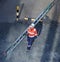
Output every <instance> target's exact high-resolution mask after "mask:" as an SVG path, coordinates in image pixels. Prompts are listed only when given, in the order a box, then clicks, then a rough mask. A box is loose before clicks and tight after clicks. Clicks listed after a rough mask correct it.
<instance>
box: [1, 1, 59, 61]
mask: <svg viewBox="0 0 60 62" xmlns="http://www.w3.org/2000/svg"><path fill="white" fill-rule="evenodd" d="M50 2H51V0H49V1H44V0H38V1H36V0H31V1H30V0H26V1H25V0H18V1H17V0H5V1H4V0H0V62H60V23H58V20H59V13H60V11H58V13H57V7H55V11H54V13H53V17H52V18H54V19H55V18H56V19H55V20H52V21H51V22H49V24H47V23H43V26H42V31H41V33H40V36H39V37H38V38H37V39H36V40H35V42H34V43H33V45H32V48H31V50H30V51H29V52H26V50H27V49H26V47H27V40H26V38H25V39H23V40H22V42H21V43H20V44H19V45H18V46H17V47H16V48H15V49H14V51H13V52H12V53H11V54H10V55H8V56H7V57H4V55H3V53H4V51H5V50H6V49H7V48H9V46H10V45H11V44H12V43H13V42H14V41H15V40H16V39H17V38H18V36H19V35H20V34H21V33H23V31H24V30H25V29H26V28H27V27H28V25H27V24H21V23H17V22H16V23H13V22H15V21H16V20H15V18H16V15H15V14H16V5H20V4H21V3H24V5H25V6H24V9H23V11H22V15H21V18H24V17H25V16H27V17H32V18H36V17H37V16H38V15H39V13H40V12H41V11H42V10H43V9H44V8H45V7H46V6H47V5H48V4H49V3H50ZM33 3H34V4H33ZM38 3H39V4H38ZM42 3H43V4H42ZM28 4H29V5H28ZM44 4H45V5H44ZM58 8H59V6H58ZM32 9H33V10H32ZM50 13H52V12H50ZM50 13H49V15H50ZM56 14H57V17H55V15H56ZM50 16H51V15H50ZM1 22H3V23H1ZM8 22H9V23H8ZM11 22H12V23H11Z"/></svg>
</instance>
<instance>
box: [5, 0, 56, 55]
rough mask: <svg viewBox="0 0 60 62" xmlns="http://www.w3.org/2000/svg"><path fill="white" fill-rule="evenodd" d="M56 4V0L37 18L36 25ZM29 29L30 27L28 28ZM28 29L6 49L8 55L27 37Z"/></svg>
mask: <svg viewBox="0 0 60 62" xmlns="http://www.w3.org/2000/svg"><path fill="white" fill-rule="evenodd" d="M54 5H55V0H54V1H52V2H51V3H50V4H49V5H48V6H47V7H46V8H45V9H44V10H43V11H42V12H41V13H40V14H39V16H38V17H37V18H36V19H35V21H34V22H33V23H34V24H35V25H36V24H37V23H38V22H39V21H40V20H41V19H42V18H43V17H44V16H45V15H46V14H47V13H48V12H49V11H50V9H51V8H52V7H53V6H54ZM27 29H28V28H27ZM27 29H26V30H25V31H24V32H23V33H22V34H21V35H20V36H19V37H18V38H17V39H16V40H15V41H14V43H13V44H12V45H11V46H10V47H9V48H8V49H7V50H6V51H5V52H6V54H7V55H8V54H9V53H10V52H12V51H13V50H14V49H15V48H16V47H17V45H18V44H20V42H21V41H22V40H23V39H24V38H25V37H26V32H27Z"/></svg>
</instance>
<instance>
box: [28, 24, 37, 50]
mask: <svg viewBox="0 0 60 62" xmlns="http://www.w3.org/2000/svg"><path fill="white" fill-rule="evenodd" d="M37 36H38V33H37V30H36V28H34V24H33V23H32V24H31V25H30V26H29V28H28V30H27V41H28V45H27V50H30V49H31V46H32V44H33V42H34V40H35V38H36V37H37Z"/></svg>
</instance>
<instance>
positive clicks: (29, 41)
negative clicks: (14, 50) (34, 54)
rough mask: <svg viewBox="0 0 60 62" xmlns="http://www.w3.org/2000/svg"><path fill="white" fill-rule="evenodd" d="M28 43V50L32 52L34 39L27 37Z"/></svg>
mask: <svg viewBox="0 0 60 62" xmlns="http://www.w3.org/2000/svg"><path fill="white" fill-rule="evenodd" d="M27 41H28V45H27V49H28V50H30V49H31V46H32V44H33V42H34V38H30V37H27Z"/></svg>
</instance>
